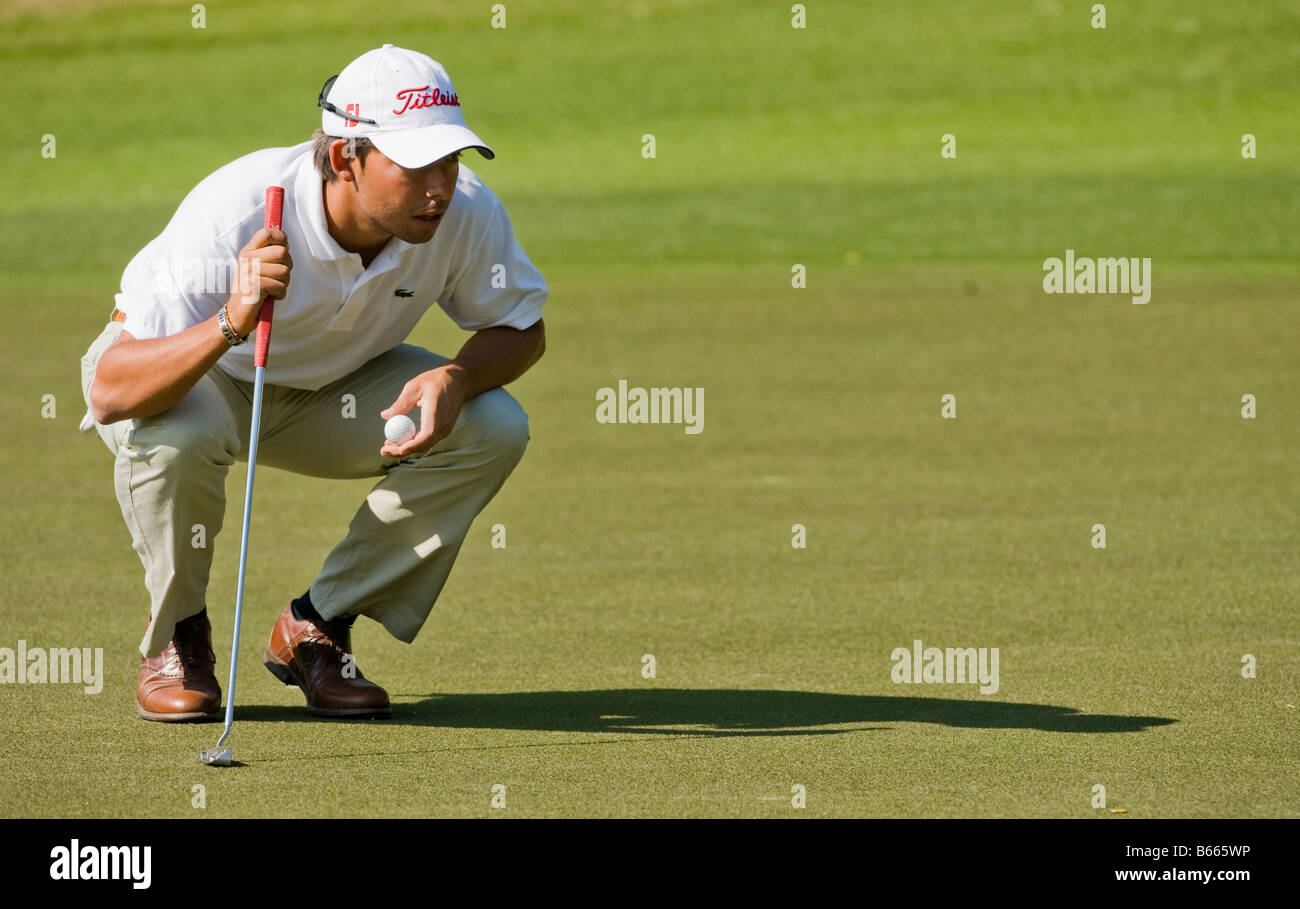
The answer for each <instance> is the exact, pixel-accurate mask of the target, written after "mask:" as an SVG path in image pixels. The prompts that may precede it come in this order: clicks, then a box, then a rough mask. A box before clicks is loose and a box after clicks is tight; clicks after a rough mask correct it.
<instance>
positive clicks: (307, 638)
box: [263, 602, 392, 717]
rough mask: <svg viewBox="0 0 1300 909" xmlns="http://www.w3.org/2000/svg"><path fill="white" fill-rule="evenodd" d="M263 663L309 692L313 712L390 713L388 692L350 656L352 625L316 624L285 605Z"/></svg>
mask: <svg viewBox="0 0 1300 909" xmlns="http://www.w3.org/2000/svg"><path fill="white" fill-rule="evenodd" d="M263 659H264V660H265V662H266V668H267V669H269V670H271V674H272V675H274V676H275V677H276V678H277V679H279V680H280V681H281V682H284V683H285V684H286V685H297V686H298V687H299V688H301V689H302V692H303V694H305V695H306V696H307V711H308V713H313V714H315V715H316V716H331V717H356V716H388V715H389V714H391V713H392V710H391V708H390V707H389V705H388V692H387V691H385V690H384V689H382V688H380V687H379V686H378V685H376V684H375V683H374V682H371V681H369V680H368V679H367V678H366V677H365V676H363V675H362V674H361V670H360V669H358V668H357V664H356V660H355V659H354V658H353V656H352V628H351V626H350V625H348V624H345V623H343V622H324V623H322V624H319V625H318V624H316V623H315V622H311V621H309V620H307V619H299V618H298V617H296V616H295V615H294V614H293V603H292V602H291V603H289V605H287V606H285V607H284V611H283V612H281V613H280V620H279V621H278V622H276V623H275V628H273V629H272V630H271V641H270V643H268V644H267V645H266V653H265V654H264V655H263Z"/></svg>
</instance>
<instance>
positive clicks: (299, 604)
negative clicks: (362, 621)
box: [290, 589, 357, 625]
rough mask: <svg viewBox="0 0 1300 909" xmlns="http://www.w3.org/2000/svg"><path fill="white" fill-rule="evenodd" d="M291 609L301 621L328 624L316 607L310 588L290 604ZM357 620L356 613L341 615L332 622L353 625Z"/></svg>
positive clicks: (294, 615)
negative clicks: (312, 600)
mask: <svg viewBox="0 0 1300 909" xmlns="http://www.w3.org/2000/svg"><path fill="white" fill-rule="evenodd" d="M290 609H291V610H292V611H293V617H294V618H295V619H297V620H298V621H300V622H314V623H315V624H317V625H324V624H326V622H325V619H323V618H321V614H320V613H319V612H317V611H316V607H315V606H313V605H312V602H311V590H310V589H308V590H307V592H306V593H304V594H303V595H302V596H300V597H298V599H296V600H294V601H293V602H292V603H291V604H290ZM356 620H357V617H356V616H354V615H341V616H339V617H338V618H337V619H334V620H333V622H332V623H331V624H342V625H351V624H352V623H353V622H355V621H356Z"/></svg>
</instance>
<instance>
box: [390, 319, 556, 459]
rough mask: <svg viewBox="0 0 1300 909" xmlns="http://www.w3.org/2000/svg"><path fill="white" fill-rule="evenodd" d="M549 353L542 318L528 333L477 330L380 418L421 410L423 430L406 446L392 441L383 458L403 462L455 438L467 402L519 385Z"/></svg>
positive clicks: (503, 328)
mask: <svg viewBox="0 0 1300 909" xmlns="http://www.w3.org/2000/svg"><path fill="white" fill-rule="evenodd" d="M545 350H546V327H545V325H544V324H543V323H542V321H541V320H540V319H539V320H538V321H537V322H536V323H534V324H533V325H531V326H530V327H528V328H525V329H524V330H523V331H520V330H519V329H517V328H509V327H507V326H501V327H497V328H484V329H482V330H481V331H476V332H475V333H474V334H472V335H470V338H469V340H468V341H466V342H465V345H464V346H463V347H462V348H461V349H460V353H458V354H456V358H455V359H453V360H450V361H448V362H447V363H444V364H443V365H442V366H439V367H437V368H435V369H431V370H429V371H428V372H424V373H420V375H418V376H416V377H415V378H414V379H412V380H411V381H409V382H407V383H406V387H405V388H403V389H402V393H401V394H400V395H398V396H397V400H396V401H394V402H393V405H392V406H391V407H389V408H388V409H387V410H385V411H382V412H381V413H380V414H379V415H380V416H381V417H382V418H384V419H385V420H387V419H389V418H390V417H393V416H396V415H397V414H399V413H408V412H409V411H410V410H411V408H412V407H415V406H417V405H418V406H419V407H420V428H419V431H418V432H416V434H415V435H414V436H413V437H412V438H411V439H410V440H408V441H406V442H404V443H403V444H401V445H394V444H393V443H392V442H386V443H385V444H384V446H383V447H382V448H381V449H380V450H379V453H380V454H384V455H393V456H394V457H399V458H400V457H405V456H406V455H408V454H412V453H414V452H417V451H425V450H426V449H429V448H432V447H433V446H435V445H437V444H438V443H439V442H441V441H442V440H443V439H445V438H446V437H447V436H448V435H449V434H450V433H451V430H452V427H453V426H455V425H456V418H457V417H459V416H460V409H461V408H462V407H463V406H464V405H465V402H466V401H468V400H469V399H471V398H473V397H476V396H477V395H481V394H482V393H483V392H485V391H490V390H491V389H493V388H499V387H500V386H502V385H508V384H509V383H511V382H513V381H514V380H515V379H517V378H519V377H520V376H522V375H523V374H524V373H525V372H527V371H528V369H529V368H530V367H531V366H532V365H533V364H534V363H536V362H537V361H538V360H539V359H541V356H542V353H543V352H544V351H545ZM421 401H423V402H424V403H423V404H421V403H420V402H421Z"/></svg>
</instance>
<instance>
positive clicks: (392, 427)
mask: <svg viewBox="0 0 1300 909" xmlns="http://www.w3.org/2000/svg"><path fill="white" fill-rule="evenodd" d="M413 435H415V423H414V422H412V421H411V418H410V417H408V416H407V415H406V414H404V413H399V414H398V415H397V416H395V417H393V418H392V419H391V420H389V421H388V422H387V423H385V424H384V438H385V439H387V440H388V441H390V442H392V443H393V444H394V445H401V444H402V443H403V442H405V441H406V440H408V439H410V438H411V436H413Z"/></svg>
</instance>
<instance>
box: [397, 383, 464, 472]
mask: <svg viewBox="0 0 1300 909" xmlns="http://www.w3.org/2000/svg"><path fill="white" fill-rule="evenodd" d="M468 391H469V381H468V376H467V374H466V372H465V370H464V368H463V367H461V366H459V365H457V364H456V363H444V364H443V365H442V366H439V367H437V368H436V369H431V370H429V371H428V372H422V373H420V374H419V375H418V376H416V377H415V378H414V379H412V380H411V381H409V382H407V383H406V387H405V388H403V389H402V393H401V394H400V395H398V396H397V400H396V401H394V402H393V406H392V407H389V408H388V409H387V410H385V411H382V412H381V413H380V414H379V415H380V416H381V417H383V418H384V419H385V420H388V419H391V418H392V417H395V416H397V415H398V414H399V413H409V412H410V410H411V408H412V407H417V406H418V407H419V408H420V428H419V429H418V430H417V431H416V433H415V435H414V436H412V437H411V438H410V439H408V440H407V441H405V442H403V443H402V444H401V445H396V444H394V443H392V442H385V443H384V446H383V447H382V448H380V449H379V453H380V454H381V455H391V456H393V457H395V458H404V457H406V456H407V455H410V454H416V453H417V452H421V451H427V450H428V449H430V448H432V447H433V446H435V445H437V444H438V443H439V442H441V441H442V440H443V439H445V438H447V436H449V435H450V434H451V430H452V428H453V427H454V426H455V425H456V418H457V417H459V416H460V409H461V408H462V407H464V406H465V399H466V395H467V393H468Z"/></svg>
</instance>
